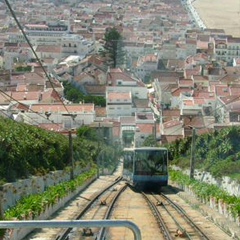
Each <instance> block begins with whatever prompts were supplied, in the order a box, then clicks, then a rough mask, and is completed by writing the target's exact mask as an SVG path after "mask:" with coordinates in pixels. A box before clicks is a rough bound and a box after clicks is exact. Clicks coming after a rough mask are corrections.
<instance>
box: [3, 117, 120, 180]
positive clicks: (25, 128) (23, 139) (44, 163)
mask: <svg viewBox="0 0 240 240" xmlns="http://www.w3.org/2000/svg"><path fill="white" fill-rule="evenodd" d="M77 132H78V133H77V137H76V138H73V157H74V162H75V163H76V164H78V165H80V167H83V168H84V167H85V166H91V165H92V166H94V164H96V161H97V156H98V154H99V152H100V150H101V151H102V150H104V151H105V152H106V151H107V153H106V154H109V155H112V154H115V152H116V148H115V146H107V145H106V143H105V142H104V140H103V139H101V138H100V137H99V136H98V135H97V132H96V130H95V129H91V128H88V127H85V126H84V127H83V128H80V129H78V130H77ZM107 159H108V158H107ZM116 162H117V160H113V159H112V162H111V163H109V164H112V165H113V166H114V165H116ZM70 166H71V163H70V161H69V139H68V137H67V136H64V135H62V134H60V133H54V132H51V131H46V130H43V129H40V128H38V127H35V126H29V125H26V124H22V123H16V122H14V121H12V120H10V119H5V118H2V117H1V118H0V176H1V177H0V182H1V184H3V183H6V182H13V181H16V180H17V179H23V178H28V177H29V176H31V175H40V176H42V175H45V174H46V173H49V172H50V171H55V170H63V169H65V168H69V167H70Z"/></svg>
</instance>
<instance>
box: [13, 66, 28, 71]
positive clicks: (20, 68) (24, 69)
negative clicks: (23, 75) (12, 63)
mask: <svg viewBox="0 0 240 240" xmlns="http://www.w3.org/2000/svg"><path fill="white" fill-rule="evenodd" d="M15 70H16V72H31V70H32V67H31V66H19V67H16V69H15Z"/></svg>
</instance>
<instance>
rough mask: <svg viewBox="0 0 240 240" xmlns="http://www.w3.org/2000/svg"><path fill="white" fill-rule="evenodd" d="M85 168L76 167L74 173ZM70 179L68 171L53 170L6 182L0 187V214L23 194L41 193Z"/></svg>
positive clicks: (78, 173) (79, 172)
mask: <svg viewBox="0 0 240 240" xmlns="http://www.w3.org/2000/svg"><path fill="white" fill-rule="evenodd" d="M86 170H87V169H83V168H80V167H78V168H77V167H76V168H75V169H74V175H75V176H77V175H80V174H81V173H82V172H84V171H86ZM69 180H70V172H69V171H54V172H50V173H49V174H47V175H44V176H39V177H38V176H32V177H31V178H28V179H22V180H19V181H17V182H13V183H6V184H4V185H3V186H1V188H0V216H2V215H3V213H4V212H5V211H6V210H7V209H8V208H10V207H12V206H14V205H15V204H16V202H17V201H18V200H19V199H21V198H22V197H24V196H28V195H32V194H37V193H42V192H43V191H45V190H46V189H47V188H48V187H51V186H54V185H57V184H59V183H61V182H66V181H69Z"/></svg>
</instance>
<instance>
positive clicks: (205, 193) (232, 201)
mask: <svg viewBox="0 0 240 240" xmlns="http://www.w3.org/2000/svg"><path fill="white" fill-rule="evenodd" d="M170 179H171V181H173V182H176V183H178V184H179V185H182V186H187V187H188V188H191V189H192V191H193V192H194V194H195V195H196V196H197V197H199V198H200V199H204V200H205V201H209V200H210V198H214V199H215V201H216V202H219V201H220V200H221V201H223V202H224V203H226V204H227V205H228V208H229V209H228V210H229V211H230V212H231V214H232V216H233V217H234V218H237V217H238V216H240V199H239V198H238V197H236V196H234V195H229V194H228V193H227V192H226V191H224V190H222V189H220V188H219V187H217V186H216V185H213V184H207V183H203V182H199V181H197V180H194V179H190V178H189V176H187V175H184V174H182V173H181V172H179V171H170Z"/></svg>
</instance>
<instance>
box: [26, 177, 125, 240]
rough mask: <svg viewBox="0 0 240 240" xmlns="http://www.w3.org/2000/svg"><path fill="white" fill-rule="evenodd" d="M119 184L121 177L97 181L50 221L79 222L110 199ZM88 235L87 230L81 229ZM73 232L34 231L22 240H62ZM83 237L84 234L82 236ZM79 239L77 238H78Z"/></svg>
mask: <svg viewBox="0 0 240 240" xmlns="http://www.w3.org/2000/svg"><path fill="white" fill-rule="evenodd" d="M119 183H121V177H115V178H113V177H109V179H108V180H106V178H105V179H103V180H101V179H98V180H97V181H95V183H93V184H91V185H90V186H89V188H88V189H86V190H85V191H84V192H85V193H80V194H79V196H78V197H76V198H75V199H73V200H72V201H71V202H70V203H69V206H66V208H64V209H62V210H60V211H58V212H57V213H56V214H55V215H54V216H52V218H51V220H80V219H83V217H84V216H85V215H86V214H87V213H88V211H90V210H91V209H93V208H94V207H95V206H99V205H103V202H106V201H107V200H108V199H110V198H111V197H110V196H111V194H112V192H113V189H114V188H115V186H116V185H117V184H119ZM83 231H85V232H86V235H87V233H88V230H87V229H83ZM74 234H75V230H74V229H72V228H68V229H61V228H60V229H59V228H48V229H35V230H34V231H33V232H32V233H31V234H29V235H28V236H27V237H25V238H24V239H23V240H33V239H38V240H39V239H47V240H64V239H70V238H72V237H74ZM83 235H84V234H83ZM78 239H79V238H78Z"/></svg>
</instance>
